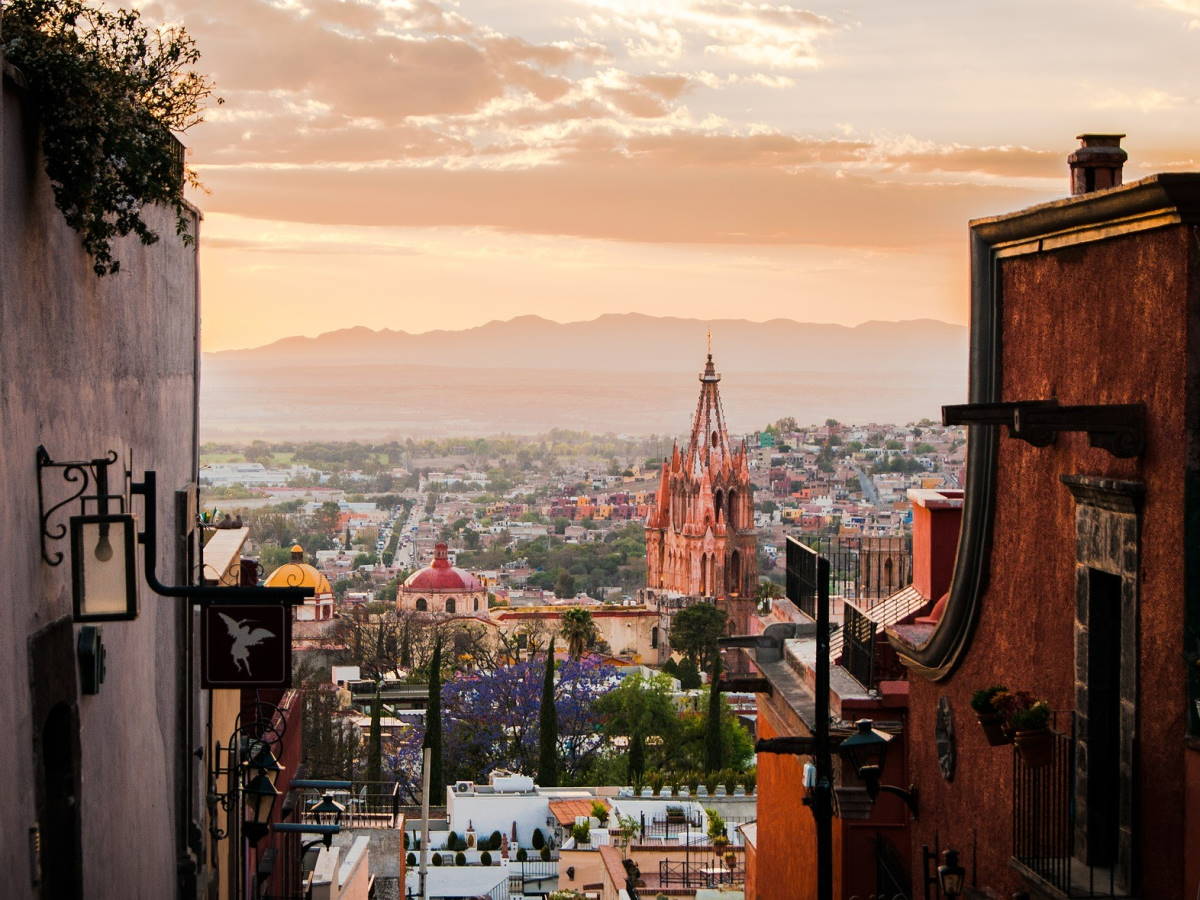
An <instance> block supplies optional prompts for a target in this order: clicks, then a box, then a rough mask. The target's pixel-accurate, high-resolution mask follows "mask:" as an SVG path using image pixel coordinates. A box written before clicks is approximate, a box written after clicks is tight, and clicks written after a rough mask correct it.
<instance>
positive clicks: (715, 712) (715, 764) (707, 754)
mask: <svg viewBox="0 0 1200 900" xmlns="http://www.w3.org/2000/svg"><path fill="white" fill-rule="evenodd" d="M720 679H721V658H720V656H718V657H717V658H716V659H715V660H714V661H713V667H712V683H711V684H710V685H709V688H708V721H707V722H706V723H705V728H704V765H705V768H706V770H707V771H708V772H717V771H720V768H721V687H720Z"/></svg>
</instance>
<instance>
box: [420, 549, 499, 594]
mask: <svg viewBox="0 0 1200 900" xmlns="http://www.w3.org/2000/svg"><path fill="white" fill-rule="evenodd" d="M404 586H405V587H406V588H410V589H412V590H417V591H462V592H467V593H469V592H471V591H482V590H483V582H481V581H480V580H479V579H478V578H476V577H475V576H474V575H472V574H471V573H470V572H466V571H464V570H463V569H460V568H458V567H457V566H452V565H450V558H449V556H448V554H447V553H446V545H445V544H438V545H437V546H436V547H434V549H433V564H432V565H428V566H426V567H425V568H424V569H420V570H418V571H416V572H413V573H412V574H411V575H409V576H408V578H407V580H405V582H404Z"/></svg>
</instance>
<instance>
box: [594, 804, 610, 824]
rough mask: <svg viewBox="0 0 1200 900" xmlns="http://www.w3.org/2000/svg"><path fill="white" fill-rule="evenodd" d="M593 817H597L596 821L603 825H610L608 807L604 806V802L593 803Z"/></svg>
mask: <svg viewBox="0 0 1200 900" xmlns="http://www.w3.org/2000/svg"><path fill="white" fill-rule="evenodd" d="M592 815H593V816H595V817H596V821H598V822H599V823H600V824H601V825H606V824H607V823H608V807H607V806H605V805H604V803H603V801H600V800H593V801H592Z"/></svg>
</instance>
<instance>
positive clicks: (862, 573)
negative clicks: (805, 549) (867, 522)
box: [789, 534, 912, 615]
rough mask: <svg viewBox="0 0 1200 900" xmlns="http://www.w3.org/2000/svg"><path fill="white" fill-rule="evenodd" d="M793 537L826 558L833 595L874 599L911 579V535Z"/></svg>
mask: <svg viewBox="0 0 1200 900" xmlns="http://www.w3.org/2000/svg"><path fill="white" fill-rule="evenodd" d="M797 539H798V540H799V541H801V542H802V543H804V544H805V545H807V546H809V547H811V548H812V549H813V550H815V551H816V552H817V553H818V554H819V555H821V556H823V557H825V558H826V559H827V560H829V582H830V583H829V593H830V594H831V595H833V596H835V597H845V598H847V599H850V600H878V599H882V598H884V597H890V596H891V595H892V594H894V593H896V591H899V590H901V589H902V588H904V587H907V586H908V585H909V584H911V583H912V538H911V537H910V536H908V535H896V536H895V537H836V536H830V535H818V534H800V535H797ZM789 596H791V595H790V594H789ZM805 612H808V610H805ZM810 615H811V613H810Z"/></svg>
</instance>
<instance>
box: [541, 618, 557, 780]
mask: <svg viewBox="0 0 1200 900" xmlns="http://www.w3.org/2000/svg"><path fill="white" fill-rule="evenodd" d="M538 784H539V785H541V786H542V787H557V786H558V712H557V710H555V708H554V638H553V637H552V638H550V649H549V650H548V651H546V677H545V678H544V679H543V681H542V705H541V709H540V710H539V711H538Z"/></svg>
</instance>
